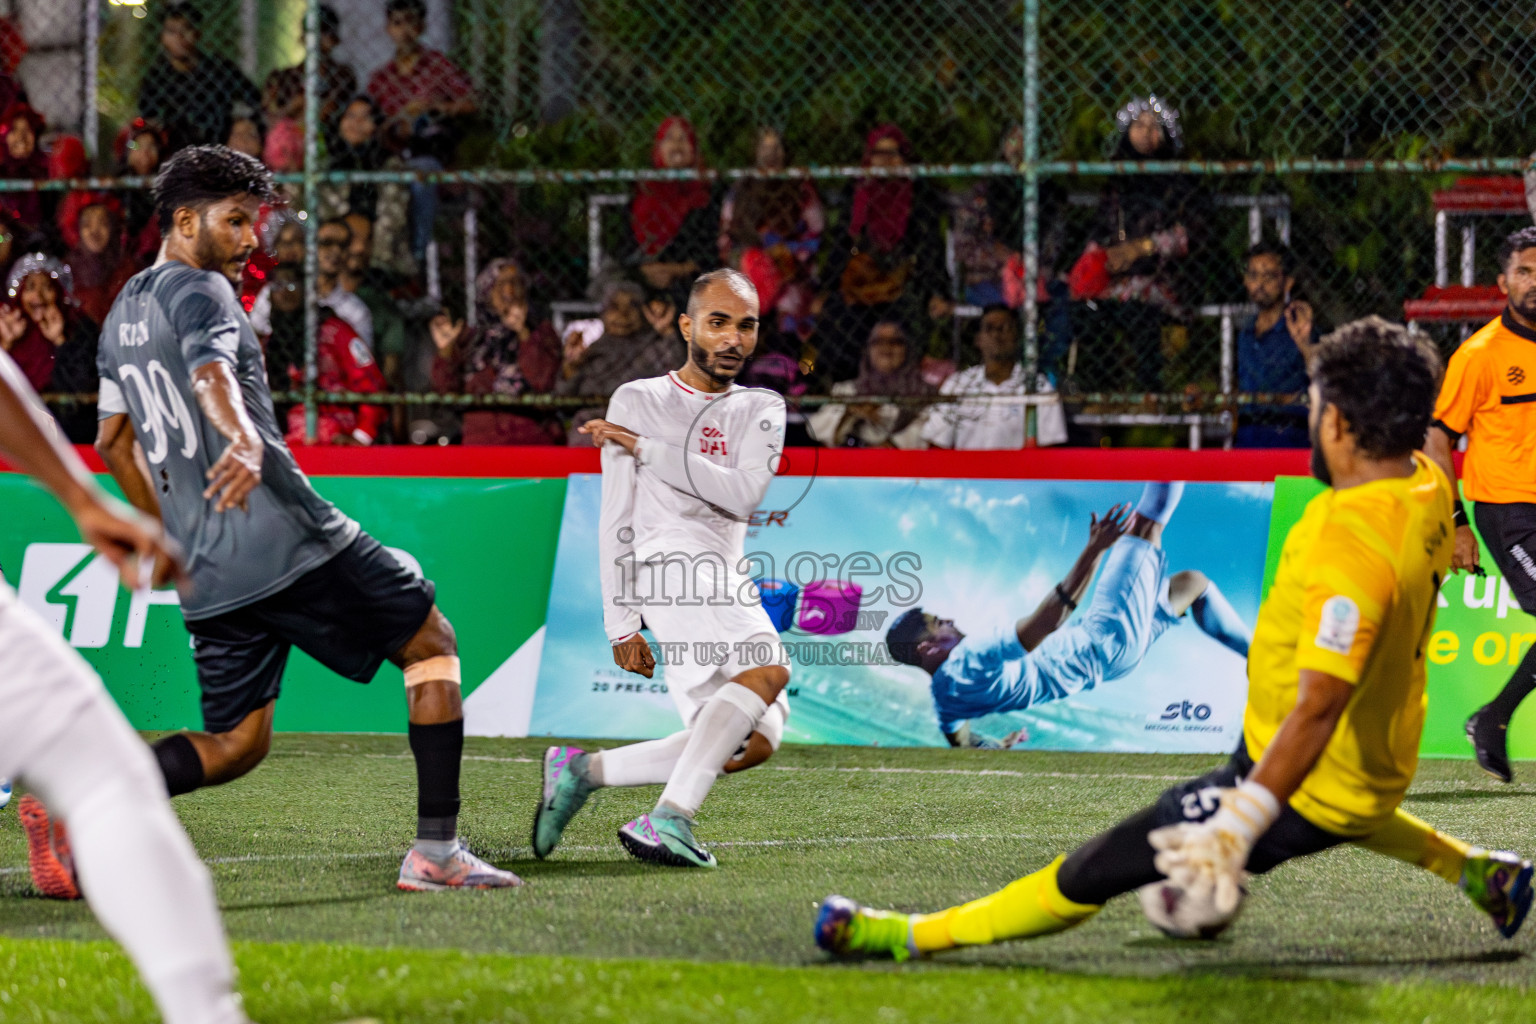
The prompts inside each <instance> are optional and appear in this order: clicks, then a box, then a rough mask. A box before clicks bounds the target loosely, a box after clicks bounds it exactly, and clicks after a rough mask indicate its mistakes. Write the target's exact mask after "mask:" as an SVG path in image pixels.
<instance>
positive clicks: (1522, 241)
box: [1499, 225, 1536, 273]
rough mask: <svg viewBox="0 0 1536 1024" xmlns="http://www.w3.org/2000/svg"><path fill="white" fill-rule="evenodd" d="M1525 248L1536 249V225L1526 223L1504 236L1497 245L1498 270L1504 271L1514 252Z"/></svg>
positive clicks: (1523, 250)
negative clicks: (1524, 225)
mask: <svg viewBox="0 0 1536 1024" xmlns="http://www.w3.org/2000/svg"><path fill="white" fill-rule="evenodd" d="M1527 249H1536V225H1527V226H1526V227H1523V228H1521V229H1520V230H1519V231H1511V232H1510V233H1509V234H1508V235H1506V236H1504V241H1503V242H1502V243H1501V244H1500V245H1499V272H1500V273H1503V272H1504V270H1505V268H1507V267H1508V266H1509V261H1510V260H1511V259H1513V258H1514V255H1515V253H1517V252H1525V250H1527Z"/></svg>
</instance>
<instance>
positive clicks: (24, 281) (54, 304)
mask: <svg viewBox="0 0 1536 1024" xmlns="http://www.w3.org/2000/svg"><path fill="white" fill-rule="evenodd" d="M6 295H7V298H8V300H9V304H8V305H5V306H0V348H4V349H5V350H6V351H7V352H9V353H10V355H11V358H12V359H14V360H15V361H16V363H17V365H18V366H20V367H21V370H22V372H23V373H25V374H26V376H27V380H28V382H30V383H31V385H32V386H33V387H34V388H36V389H37V390H38V391H52V392H62V393H66V394H75V393H84V392H91V391H95V390H96V383H97V376H96V338H97V333H98V332H97V328H96V325H95V324H94V323H92V322H91V321H90V320H89V319H88V318H87V317H84V316H82V315H80V312H79V311H78V309H76V308H75V305H74V302H73V301H72V300H73V288H72V285H71V281H70V273H69V268H68V267H67V266H65V265H64V264H63V263H61V262H60V261H59V260H57V259H55V258H53V257H52V256H45V255H43V254H42V253H29V254H28V255H26V256H23V257H22V258H21V259H19V260H17V261H16V265H15V266H14V267H12V268H11V273H10V276H9V278H7V280H6ZM55 414H56V416H57V418H58V420H59V423H60V425H61V426H63V428H64V433H65V436H67V437H68V438H69V439H70V440H71V441H73V442H75V443H76V444H89V443H90V442H91V441H93V440H95V437H96V409H95V407H94V406H84V405H66V406H62V407H60V408H59V409H57V410H55Z"/></svg>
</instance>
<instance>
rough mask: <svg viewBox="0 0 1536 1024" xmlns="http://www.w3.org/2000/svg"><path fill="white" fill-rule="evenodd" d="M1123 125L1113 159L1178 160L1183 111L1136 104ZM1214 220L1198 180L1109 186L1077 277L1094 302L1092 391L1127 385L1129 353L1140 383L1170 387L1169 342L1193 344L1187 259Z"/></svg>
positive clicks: (1121, 118)
mask: <svg viewBox="0 0 1536 1024" xmlns="http://www.w3.org/2000/svg"><path fill="white" fill-rule="evenodd" d="M1115 123H1116V131H1115V133H1114V134H1113V135H1112V136H1111V138H1110V142H1109V147H1108V148H1109V156H1110V159H1112V160H1172V159H1174V158H1175V157H1177V156H1178V155H1179V154H1180V153H1181V152H1182V151H1183V148H1184V139H1183V134H1182V131H1181V129H1180V125H1179V112H1178V111H1177V110H1176V109H1174V107H1173V106H1172V105H1170V104H1169V103H1168V102H1167V101H1166V100H1162V99H1159V98H1158V97H1157V96H1147V97H1145V98H1137V99H1133V100H1131V102H1129V103H1127V104H1126V105H1125V106H1124V107H1123V108H1121V110H1120V111H1119V113H1117V114H1116V115H1115ZM1204 219H1205V218H1204V212H1203V209H1202V204H1201V196H1200V193H1199V189H1198V186H1197V184H1196V182H1195V181H1194V179H1193V178H1191V177H1190V176H1189V175H1183V174H1127V175H1117V176H1114V177H1110V178H1108V179H1106V182H1105V185H1104V190H1103V192H1102V193H1101V194H1100V198H1099V211H1098V218H1097V223H1096V224H1095V226H1094V231H1093V235H1092V241H1091V242H1090V245H1089V248H1088V249H1086V250H1085V251H1084V253H1083V255H1082V256H1081V257H1080V258H1079V259H1078V261H1077V264H1076V265H1075V266H1074V267H1073V270H1072V296H1073V298H1075V299H1088V300H1093V301H1092V302H1083V303H1079V304H1078V307H1077V308H1076V309H1075V310H1074V320H1075V326H1074V333H1075V334H1076V336H1077V338H1078V339H1079V346H1080V353H1079V356H1078V360H1077V365H1078V367H1079V370H1080V371H1081V372H1080V373H1079V374H1078V377H1079V380H1080V382H1081V383H1082V384H1083V385H1084V386H1085V387H1089V388H1090V389H1092V388H1115V387H1119V386H1124V383H1125V382H1124V380H1123V379H1122V377H1121V375H1120V373H1119V372H1118V371H1119V366H1120V364H1121V362H1122V357H1121V350H1122V348H1123V349H1124V350H1125V352H1126V355H1128V357H1129V358H1128V362H1129V363H1130V369H1131V371H1132V383H1133V384H1134V386H1135V387H1136V388H1138V389H1140V390H1143V391H1158V390H1161V387H1162V368H1163V347H1164V344H1165V342H1169V343H1170V344H1169V347H1170V348H1180V347H1182V345H1181V344H1180V343H1179V341H1180V339H1182V338H1184V337H1187V335H1186V334H1185V330H1184V327H1183V320H1184V319H1185V313H1184V310H1183V307H1182V305H1181V301H1180V300H1181V294H1180V293H1181V291H1184V290H1186V287H1185V286H1187V285H1189V284H1190V283H1191V282H1190V281H1189V280H1188V273H1187V264H1188V260H1187V259H1186V257H1188V255H1189V253H1190V252H1191V250H1192V249H1194V248H1196V247H1198V244H1199V241H1200V238H1201V234H1202V231H1203V228H1204ZM1181 270H1184V271H1185V273H1183V274H1181ZM1085 346H1086V347H1085Z"/></svg>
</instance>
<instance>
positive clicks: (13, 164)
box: [0, 102, 48, 229]
mask: <svg viewBox="0 0 1536 1024" xmlns="http://www.w3.org/2000/svg"><path fill="white" fill-rule="evenodd" d="M43 128H44V124H43V115H41V114H39V113H38V112H37V111H35V110H33V109H32V108H31V107H30V106H28V105H27V104H26V103H23V102H15V103H12V104H11V105H10V106H8V107H6V108H5V110H4V111H3V112H0V142H3V143H4V149H3V152H0V171H3V173H0V176H3V177H6V178H31V179H33V180H35V181H41V180H42V179H44V178H47V177H48V157H47V156H46V155H45V154H44V153H43V152H42V149H41V147H40V145H39V142H40V140H41V139H42V137H43ZM0 206H4V207H5V208H6V209H8V210H10V211H11V213H13V214H14V215H15V216H16V219H17V220H19V221H20V222H21V223H22V224H24V225H26V226H27V227H29V228H33V229H38V228H41V227H42V226H43V223H44V218H43V203H42V199H41V197H40V195H39V194H38V193H37V192H4V193H0Z"/></svg>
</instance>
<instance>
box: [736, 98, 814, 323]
mask: <svg viewBox="0 0 1536 1024" xmlns="http://www.w3.org/2000/svg"><path fill="white" fill-rule="evenodd" d="M788 163H789V157H788V154H787V153H786V151H785V149H784V138H783V136H782V135H780V134H779V131H778V129H776V128H768V127H762V128H759V129H758V130H757V147H756V155H755V167H756V169H757V170H759V171H762V172H765V173H772V172H775V171H782V170H784V168H785V167H786V166H788ZM720 219H721V226H722V228H723V231H724V238H723V239H722V249H723V251H724V254H725V258H726V260H727V261H728V262H729V263H730V264H731V266H733V267H737V268H738V269H740V270H741V272H742V273H744V274H746V275H747V276H748V277H749V278H751V279H752V284H753V285H754V286H755V287H756V288H757V296H758V300H759V301H760V303H761V304H762V309H763V311H764V320H765V322H766V326H767V327H768V330H769V331H770V332H773V333H777V334H779V335H781V336H793V337H794V338H795V339H796V341H797V342H798V341H803V340H804V339H805V338H807V337H809V336H810V333H811V329H812V327H813V326H814V321H813V319H812V317H811V307H812V305H813V304H814V303H815V300H816V294H815V289H816V284H815V274H814V271H813V264H814V262H815V259H816V253H817V251H818V250H819V249H820V248H821V232H822V230H823V229H824V228H825V227H826V223H827V215H826V210H825V209H824V208H823V207H822V203H821V196H820V195H819V194H818V193H817V191H816V186H815V185H814V184H812V183H811V182H810V180H809V179H804V178H802V179H798V180H797V179H794V178H745V179H743V180H741V181H740V182H738V183H737V184H736V185H735V186H733V187H732V188H731V190H730V192H728V193H727V194H726V198H725V204H724V205H723V206H722V207H721V211H720ZM794 348H795V351H796V352H797V353H798V351H799V345H798V343H797V344H796V345H795V346H794Z"/></svg>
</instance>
